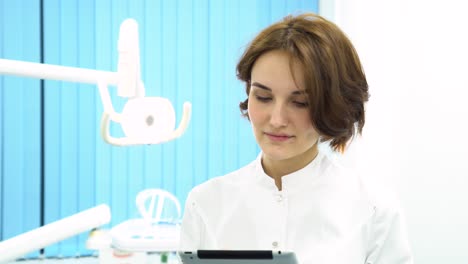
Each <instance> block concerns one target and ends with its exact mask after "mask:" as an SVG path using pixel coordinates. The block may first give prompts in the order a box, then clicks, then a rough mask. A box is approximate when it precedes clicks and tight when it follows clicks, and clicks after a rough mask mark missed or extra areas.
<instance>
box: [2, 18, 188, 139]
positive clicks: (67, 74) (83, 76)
mask: <svg viewBox="0 0 468 264" xmlns="http://www.w3.org/2000/svg"><path fill="white" fill-rule="evenodd" d="M118 52H119V60H118V65H117V72H109V71H99V70H92V69H84V68H76V67H66V66H59V65H50V64H41V63H34V62H25V61H16V60H6V59H0V74H4V75H16V76H21V77H32V78H38V79H50V80H61V81H70V82H79V83H90V84H96V85H97V87H98V89H99V94H100V97H101V101H102V104H103V108H104V112H103V115H102V119H101V136H102V138H103V139H104V140H105V141H106V142H107V143H109V144H112V145H117V146H128V145H143V144H159V143H163V142H167V141H171V140H173V139H176V138H178V137H180V136H181V135H182V134H183V133H184V132H185V130H186V129H187V127H188V124H189V122H190V115H191V109H192V106H191V104H190V103H189V102H185V103H184V105H183V115H182V119H181V121H180V123H179V127H178V128H177V129H175V122H176V120H175V119H176V118H175V111H174V108H173V106H172V104H171V102H170V101H169V100H168V99H166V98H162V97H145V87H144V84H143V82H142V80H141V74H140V72H141V71H140V55H139V54H140V52H139V42H138V24H137V22H136V21H135V20H133V19H126V20H125V21H124V22H123V23H122V25H121V26H120V34H119V40H118ZM109 85H114V86H117V95H118V96H120V97H126V98H129V99H128V101H127V102H126V103H125V105H124V107H123V110H122V112H121V113H116V112H115V111H114V107H113V106H112V101H111V98H110V95H109V90H108V86H109ZM110 121H114V122H116V123H120V125H121V126H122V130H123V132H124V134H125V136H126V137H123V138H116V137H113V136H111V135H110V132H109V131H110Z"/></svg>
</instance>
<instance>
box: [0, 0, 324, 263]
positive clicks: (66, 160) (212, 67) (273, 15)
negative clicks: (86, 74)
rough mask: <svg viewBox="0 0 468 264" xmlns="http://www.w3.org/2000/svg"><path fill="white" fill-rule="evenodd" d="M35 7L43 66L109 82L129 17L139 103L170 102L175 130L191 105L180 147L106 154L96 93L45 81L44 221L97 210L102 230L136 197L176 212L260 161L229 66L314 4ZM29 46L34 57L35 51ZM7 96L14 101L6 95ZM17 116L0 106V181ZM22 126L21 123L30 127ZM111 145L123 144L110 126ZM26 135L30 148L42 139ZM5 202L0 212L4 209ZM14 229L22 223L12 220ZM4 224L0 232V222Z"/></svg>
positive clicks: (66, 249) (201, 0)
mask: <svg viewBox="0 0 468 264" xmlns="http://www.w3.org/2000/svg"><path fill="white" fill-rule="evenodd" d="M0 3H1V7H3V8H4V6H5V5H13V4H10V2H9V1H6V0H0ZM43 5H44V6H43V7H44V9H43V12H44V43H45V46H44V60H45V62H46V63H51V64H60V65H66V66H77V67H85V68H92V69H99V70H108V71H115V70H116V69H117V40H118V31H119V25H120V23H121V22H122V21H123V20H124V19H125V18H128V17H132V18H135V19H136V20H137V22H138V23H139V30H140V50H141V63H142V75H143V76H142V77H143V81H144V83H145V87H146V94H147V95H148V96H162V97H166V98H168V99H169V100H171V102H172V103H173V105H174V108H175V110H176V118H177V125H178V122H179V121H180V117H181V114H182V105H183V103H184V102H185V101H190V102H192V105H193V112H192V120H191V123H190V126H189V128H188V130H187V132H186V133H185V134H184V135H183V136H182V137H181V138H180V139H178V140H176V141H173V142H169V143H166V144H162V145H154V146H133V147H116V146H110V145H107V144H105V143H104V142H103V140H102V138H101V137H100V133H99V124H100V120H101V115H102V110H103V108H102V105H101V101H100V97H99V93H98V91H97V89H96V87H95V86H94V85H82V84H76V83H67V82H59V81H46V82H45V101H44V111H45V119H44V123H45V135H44V136H45V141H44V144H45V145H44V146H45V156H44V161H45V163H44V166H45V167H44V172H45V175H44V176H45V182H44V184H45V207H44V208H43V210H44V219H45V222H46V223H49V222H52V221H55V220H58V219H61V218H63V217H66V216H68V215H71V214H74V213H76V212H79V211H81V210H84V209H87V208H89V207H92V206H95V205H97V204H101V203H106V204H109V206H110V207H111V210H112V222H111V224H110V225H109V226H107V228H110V227H111V226H113V225H115V224H118V223H120V222H122V221H124V220H126V219H128V218H131V217H138V212H137V210H136V207H135V202H134V200H135V196H136V194H137V193H138V192H139V191H141V190H143V189H145V188H163V189H166V190H168V191H170V192H173V193H175V194H176V195H177V197H178V198H179V199H180V201H181V203H182V204H183V203H184V202H185V199H186V196H187V193H188V192H189V191H190V189H191V188H192V187H193V186H195V185H197V184H200V183H202V182H204V181H206V180H207V179H209V178H212V177H216V176H219V175H223V174H225V173H227V172H230V171H232V170H235V169H237V168H239V167H241V166H243V165H246V164H247V163H249V162H250V161H252V160H253V159H254V158H255V157H256V156H257V154H258V152H259V148H258V146H257V145H256V143H255V140H254V137H253V135H252V131H251V128H250V124H249V122H248V121H247V120H246V119H244V118H242V117H241V115H240V111H239V108H238V104H239V102H240V101H242V100H245V98H246V95H245V91H244V85H243V84H242V83H240V82H239V81H238V80H237V79H236V76H235V74H236V73H235V66H236V63H237V60H238V58H239V56H240V55H241V54H242V52H243V49H244V48H245V46H246V45H247V44H248V42H249V41H250V40H251V39H252V38H253V37H254V36H255V34H256V33H258V32H259V30H260V29H262V28H263V27H265V26H267V25H268V24H270V23H272V22H273V21H277V20H278V19H280V18H282V17H283V16H285V15H286V14H288V13H291V12H292V13H297V12H300V11H305V10H309V11H314V10H315V11H316V10H317V1H305V0H302V1H288V0H282V1H268V0H257V1H248V0H197V1H193V0H174V1H152V0H148V1H130V0H115V1H111V0H99V1H96V0H70V1H63V0H43ZM36 11H37V10H36ZM23 12H25V11H23ZM28 12H33V11H28ZM37 16H38V15H37V14H36V17H37ZM33 17H34V16H30V18H29V19H33ZM2 19H3V20H5V19H7V18H5V17H2ZM11 19H14V18H11ZM16 20H18V18H16ZM19 20H20V21H22V23H23V25H26V24H27V25H28V26H29V27H31V26H32V25H35V26H37V23H32V22H28V21H29V20H27V21H25V20H21V19H19ZM3 25H5V22H4V23H3ZM9 30H10V31H9ZM15 30H18V29H15ZM21 30H22V29H21ZM11 31H12V30H11V29H9V28H8V27H6V26H3V28H2V32H0V34H1V35H0V36H2V37H4V36H5V34H12V32H11ZM25 35H26V33H25ZM0 43H1V46H0V48H2V50H5V47H7V45H10V46H18V45H17V44H14V43H11V41H7V40H4V41H3V42H2V41H0ZM27 43H28V44H31V43H32V44H31V45H30V46H31V47H34V49H38V48H39V43H36V44H35V42H33V41H28V42H27ZM34 49H33V50H34ZM4 56H6V55H5V54H2V57H4ZM18 59H26V58H24V57H18ZM7 78H11V77H5V78H4V82H5V81H6V80H7ZM16 82H25V80H16ZM32 82H37V81H32ZM37 83H38V82H37ZM14 85H17V84H16V83H15V84H14ZM10 86H11V85H10ZM109 89H110V93H111V97H112V101H113V104H114V108H115V109H116V111H118V112H120V111H121V109H122V107H123V105H124V104H125V101H126V100H125V99H123V98H119V97H117V95H116V90H115V87H110V88H109ZM10 90H11V91H10ZM1 92H2V94H0V96H1V97H0V99H2V100H3V101H2V102H5V98H6V97H8V98H10V97H11V96H13V95H10V94H6V90H5V89H2V90H1ZM8 93H18V91H17V90H15V89H9V91H8ZM14 96H16V97H18V98H19V97H20V95H19V94H18V95H14ZM28 104H29V103H28ZM32 105H34V104H32ZM21 106H22V105H21V104H18V105H7V104H3V103H2V108H1V109H2V110H1V111H2V127H3V130H2V131H1V132H0V133H2V134H0V135H1V136H2V139H3V141H2V142H3V145H2V156H1V157H3V159H2V161H3V163H2V164H3V165H2V166H3V167H2V172H4V171H5V161H6V156H7V155H8V156H9V157H10V153H11V152H12V151H13V153H14V150H13V149H12V147H9V148H7V147H8V146H7V145H5V140H4V139H5V138H6V135H11V134H15V136H16V137H17V136H19V135H20V134H19V133H13V131H16V130H12V129H10V127H9V126H8V127H7V126H5V122H6V120H8V119H4V117H6V115H5V113H6V112H8V113H10V112H11V113H13V112H14V111H15V110H18V108H21ZM23 106H24V105H23ZM6 107H8V110H5V108H6ZM10 110H11V111H10ZM22 111H23V112H24V111H25V110H22ZM10 118H11V117H10ZM24 118H25V119H26V120H28V121H30V122H31V121H34V122H38V120H39V117H30V116H27V117H24ZM9 122H11V121H9ZM15 129H20V128H15ZM28 129H29V130H30V131H34V130H31V129H30V128H28ZM111 134H113V135H115V136H122V135H123V133H122V131H121V129H120V127H119V126H118V125H115V124H114V125H113V126H112V130H111ZM35 136H36V137H39V133H37V134H35ZM12 142H15V146H16V147H17V146H21V150H22V151H26V149H27V148H28V147H27V146H26V145H27V144H29V145H31V144H30V143H28V142H27V141H25V139H24V138H16V139H15V141H12ZM33 145H34V144H33ZM36 145H37V143H36ZM6 152H8V154H5V153H6ZM11 157H15V162H14V164H17V165H18V164H21V163H22V162H24V161H20V160H21V157H20V156H11ZM31 168H32V169H34V167H31ZM38 172H39V169H38V170H37V171H35V174H34V173H33V174H32V175H34V177H36V178H34V181H36V182H37V181H38V178H40V177H39V175H38ZM29 173H31V172H29ZM4 175H6V174H5V173H3V174H2V177H3V176H4ZM9 175H12V174H11V173H10V174H8V177H10V176H9ZM8 181H12V179H7V178H6V177H3V178H2V184H3V185H5V182H7V183H8ZM15 184H17V185H20V186H23V187H24V184H23V182H21V181H20V180H15ZM36 193H37V191H36ZM0 194H1V195H2V197H6V195H7V196H8V197H10V196H11V198H9V199H13V198H12V197H14V194H9V193H8V194H6V193H5V188H3V189H2V193H0ZM21 199H24V196H21ZM2 203H3V205H2V212H5V208H6V207H5V205H4V204H5V203H4V202H3V200H2ZM35 210H36V211H37V210H39V209H37V208H36V209H35ZM18 218H19V219H21V220H22V221H24V219H25V218H24V217H22V215H21V214H20V215H18ZM36 218H37V217H36ZM2 219H3V221H4V222H3V225H5V217H4V216H3V217H2ZM36 225H37V223H36ZM17 229H18V232H20V231H21V230H22V229H21V227H18V228H17ZM85 241H86V234H83V235H81V236H78V237H74V238H71V239H69V240H66V241H63V242H61V243H59V244H56V245H53V246H50V247H48V248H46V250H45V254H46V255H47V256H75V255H86V254H90V253H91V252H89V251H87V250H86V249H85V248H84V244H85Z"/></svg>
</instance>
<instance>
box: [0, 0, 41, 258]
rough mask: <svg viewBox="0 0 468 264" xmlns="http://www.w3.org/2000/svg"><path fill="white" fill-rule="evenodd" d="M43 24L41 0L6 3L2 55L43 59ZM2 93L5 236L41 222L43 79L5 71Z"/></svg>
mask: <svg viewBox="0 0 468 264" xmlns="http://www.w3.org/2000/svg"><path fill="white" fill-rule="evenodd" d="M26 5H27V6H28V8H27V9H25V8H24V6H26ZM39 29H40V26H39V1H26V0H24V1H2V2H0V31H1V32H0V47H1V48H0V57H1V58H6V59H17V60H26V61H33V62H38V61H39V60H40V34H39ZM0 93H1V96H0V104H1V108H0V109H1V110H0V123H1V125H0V128H1V132H0V137H1V141H0V142H1V146H0V147H1V150H0V153H1V154H0V158H1V163H0V164H1V165H0V169H1V171H0V178H1V181H0V182H1V183H0V188H1V190H0V218H1V220H0V240H4V239H8V238H11V237H13V236H16V235H18V234H20V233H23V232H26V231H29V230H31V229H34V228H36V227H38V226H39V225H40V180H41V177H40V171H41V164H40V161H41V153H40V138H41V130H40V127H41V126H40V112H41V111H40V81H39V80H34V79H26V78H17V77H11V76H0ZM37 255H38V252H34V253H32V254H30V255H29V256H37Z"/></svg>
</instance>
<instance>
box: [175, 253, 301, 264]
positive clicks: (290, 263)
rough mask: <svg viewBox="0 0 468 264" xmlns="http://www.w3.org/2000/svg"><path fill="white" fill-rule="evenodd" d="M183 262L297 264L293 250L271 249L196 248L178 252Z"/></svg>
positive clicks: (192, 263) (190, 263) (199, 263)
mask: <svg viewBox="0 0 468 264" xmlns="http://www.w3.org/2000/svg"><path fill="white" fill-rule="evenodd" d="M178 254H179V257H180V260H181V262H182V263H183V264H202V263H203V264H247V263H248V264H257V263H258V264H262V263H263V264H297V260H296V256H295V254H294V253H293V252H287V251H272V250H198V251H180V252H178Z"/></svg>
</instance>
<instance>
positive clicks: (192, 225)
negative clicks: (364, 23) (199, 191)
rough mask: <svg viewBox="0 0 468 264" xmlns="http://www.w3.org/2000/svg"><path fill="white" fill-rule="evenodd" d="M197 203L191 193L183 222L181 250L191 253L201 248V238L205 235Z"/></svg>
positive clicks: (186, 204) (186, 203)
mask: <svg viewBox="0 0 468 264" xmlns="http://www.w3.org/2000/svg"><path fill="white" fill-rule="evenodd" d="M195 207H196V202H195V200H194V198H193V194H192V193H190V194H189V196H188V197H187V201H186V202H185V212H184V217H183V220H182V227H181V233H180V245H179V249H180V250H182V251H191V250H197V249H200V248H201V246H202V245H201V236H202V234H203V232H204V231H203V230H204V228H203V221H202V220H201V218H200V215H199V214H198V213H197V210H196V208H195Z"/></svg>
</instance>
